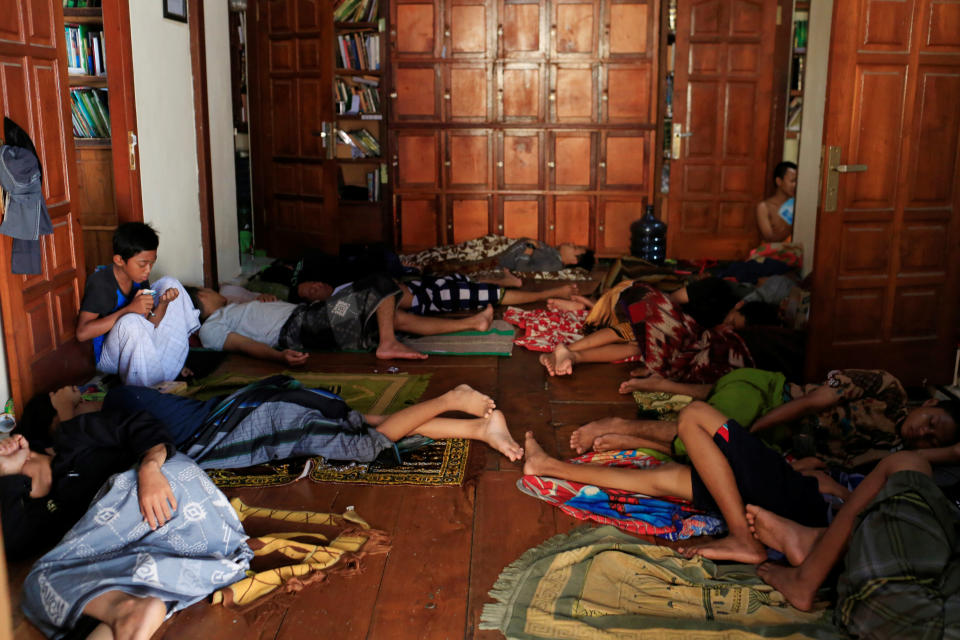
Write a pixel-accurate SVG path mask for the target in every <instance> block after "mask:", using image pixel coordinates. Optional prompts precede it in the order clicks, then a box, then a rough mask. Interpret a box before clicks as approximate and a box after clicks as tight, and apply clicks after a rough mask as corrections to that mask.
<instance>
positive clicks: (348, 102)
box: [334, 76, 380, 119]
mask: <svg viewBox="0 0 960 640" xmlns="http://www.w3.org/2000/svg"><path fill="white" fill-rule="evenodd" d="M334 93H335V96H336V106H337V114H338V115H360V114H363V115H379V113H380V91H379V78H369V77H363V76H352V77H346V76H339V77H337V78H336V79H335V80H334ZM367 119H379V118H367Z"/></svg>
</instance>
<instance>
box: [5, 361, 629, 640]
mask: <svg viewBox="0 0 960 640" xmlns="http://www.w3.org/2000/svg"><path fill="white" fill-rule="evenodd" d="M389 367H396V368H397V369H399V370H400V371H402V372H409V373H433V376H432V378H431V381H430V385H429V387H428V388H427V391H426V393H425V395H424V398H425V399H426V398H430V397H435V396H437V395H439V394H441V393H443V392H444V391H446V390H447V389H449V388H451V387H453V386H455V385H457V384H460V383H467V384H470V385H472V386H473V387H475V388H477V389H479V390H481V391H483V392H485V393H488V394H490V395H491V396H492V397H493V398H494V399H495V400H496V402H497V406H498V407H499V408H500V409H502V410H503V412H504V414H505V415H506V417H507V421H508V424H509V425H510V431H511V433H512V434H513V436H514V437H515V438H516V439H517V440H518V441H519V442H521V443H522V438H523V434H524V432H525V431H527V430H531V431H533V432H534V433H535V434H536V437H537V439H538V440H539V441H540V443H541V444H542V445H543V446H544V447H545V448H546V449H547V450H548V451H549V452H551V453H554V454H558V455H560V456H570V455H571V451H570V448H569V436H570V432H571V431H572V430H573V429H574V428H575V427H576V426H577V425H579V424H582V423H583V422H586V421H589V420H591V419H595V418H599V417H603V416H609V415H617V416H623V417H629V416H632V415H635V414H636V408H635V405H634V404H633V402H632V400H631V399H630V398H629V397H625V396H620V395H618V394H617V390H616V389H617V384H618V383H619V381H621V380H623V379H625V378H626V377H627V374H628V371H629V370H630V366H629V365H626V364H623V365H614V364H610V365H588V366H584V367H583V368H582V369H581V370H578V371H577V372H575V374H574V376H573V377H570V378H549V377H548V376H547V375H546V373H545V371H544V370H543V367H541V366H540V365H539V364H538V362H537V354H535V353H531V352H528V351H525V350H522V349H519V348H514V352H513V356H512V357H510V358H494V357H462V358H457V357H439V356H433V357H431V358H430V359H429V360H426V361H424V362H399V361H392V362H383V361H378V360H376V359H375V358H374V357H373V356H372V355H368V354H330V355H326V354H315V355H314V356H312V357H311V359H310V362H309V364H308V366H307V367H306V369H308V370H313V371H324V372H369V373H372V372H375V371H377V372H385V371H386V370H387V369H388V368H389ZM227 370H229V371H235V372H241V373H250V374H258V375H259V374H264V375H266V374H269V373H274V372H276V371H279V370H280V368H279V367H277V366H273V365H270V364H267V363H263V362H258V361H254V360H250V359H248V358H244V357H241V356H231V357H230V358H228V360H227V361H225V362H224V364H223V365H221V367H220V369H219V370H218V371H227ZM471 446H473V447H480V448H482V450H483V452H484V454H485V455H486V460H485V464H484V465H483V470H482V472H481V473H480V475H479V476H478V477H477V478H475V479H474V480H473V481H471V482H468V483H466V484H465V486H462V487H440V488H425V487H372V486H370V487H368V486H357V485H346V484H319V483H315V482H312V481H310V480H307V479H304V480H300V481H299V482H297V483H295V484H293V485H288V486H285V487H276V488H270V489H235V490H230V491H227V493H228V495H230V496H234V495H236V496H240V497H241V498H242V499H243V500H244V501H246V502H247V503H248V504H254V505H261V506H273V507H277V508H288V509H310V510H315V511H326V510H330V511H337V512H342V511H343V510H344V509H346V507H347V506H350V505H352V506H354V507H355V508H356V510H357V512H358V513H359V514H361V515H362V516H363V517H364V518H365V519H366V520H367V521H368V522H370V524H371V525H372V526H374V527H377V528H379V529H383V530H385V531H387V532H388V533H389V534H390V536H391V537H392V549H391V551H390V553H389V554H387V555H375V556H368V557H366V558H365V559H364V561H363V571H362V572H361V573H359V574H356V575H350V576H344V575H333V576H331V577H330V578H329V579H327V580H326V581H324V582H321V583H319V584H314V585H311V586H308V587H307V588H305V589H304V590H303V591H301V592H300V593H298V594H297V595H296V596H295V597H293V598H290V599H288V600H287V601H285V602H284V603H283V606H282V607H277V608H271V609H270V610H269V612H265V611H261V612H260V613H261V615H259V616H256V615H254V614H255V613H256V612H254V614H248V615H246V616H244V615H239V614H235V613H233V612H231V611H227V610H225V609H224V608H222V607H219V606H212V605H210V604H207V603H205V602H204V603H199V604H196V605H194V606H193V607H190V608H189V609H187V610H185V611H183V612H180V613H179V614H177V615H176V616H174V617H173V618H172V619H170V620H168V621H167V622H166V623H165V624H164V626H163V627H161V629H160V630H159V631H158V632H157V634H156V635H155V638H168V639H171V640H172V639H181V638H203V639H204V640H218V639H219V638H231V639H232V640H241V639H260V638H275V639H282V640H295V639H299V638H305V637H318V638H336V639H337V640H363V639H375V640H380V639H390V640H405V639H408V638H409V639H411V640H414V639H416V640H420V639H423V638H429V639H431V640H434V639H436V640H440V639H444V638H451V639H453V638H477V639H483V640H488V639H493V638H501V637H502V636H501V635H500V633H499V632H492V631H480V630H479V629H478V628H477V627H478V624H479V621H480V614H481V611H482V608H483V605H484V603H487V602H491V601H492V600H491V599H490V598H489V597H488V596H487V592H488V591H489V590H490V588H491V587H492V586H493V583H494V581H495V580H496V578H497V576H498V575H499V573H500V571H501V570H502V569H503V568H504V567H505V566H506V565H508V564H509V563H510V562H512V561H513V560H515V559H516V558H517V557H518V556H520V554H522V553H523V552H524V551H526V550H527V549H529V548H530V547H533V546H535V545H537V544H539V543H541V542H543V541H544V540H546V539H548V538H550V537H551V536H553V535H556V534H557V533H562V532H565V531H567V530H569V529H570V528H571V527H573V526H576V525H577V524H580V523H579V522H578V521H575V520H573V519H572V518H570V517H568V516H566V515H564V514H562V513H561V512H560V511H559V510H557V509H554V508H552V507H549V506H547V505H546V504H545V503H543V502H541V501H539V500H536V499H534V498H531V497H528V496H526V495H524V494H522V493H520V491H519V490H517V488H516V486H515V485H516V481H517V479H518V478H519V477H520V475H521V465H520V464H518V463H512V462H510V461H508V460H507V459H506V458H504V457H503V456H501V455H500V454H499V453H497V452H495V451H493V450H491V449H489V448H488V447H486V445H483V444H473V445H471ZM28 569H29V564H28V563H24V562H21V563H14V564H12V565H11V567H10V580H11V591H12V599H13V605H14V607H16V611H15V613H14V616H15V617H14V623H15V634H16V637H18V638H31V639H32V638H39V637H41V636H40V634H39V633H38V632H37V631H36V630H35V629H34V628H33V627H32V626H31V625H30V624H29V623H28V622H26V621H25V620H24V619H23V616H22V614H20V613H19V589H20V585H21V584H22V581H23V578H24V576H25V575H26V572H27V571H28Z"/></svg>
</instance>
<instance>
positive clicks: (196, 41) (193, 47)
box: [187, 0, 219, 287]
mask: <svg viewBox="0 0 960 640" xmlns="http://www.w3.org/2000/svg"><path fill="white" fill-rule="evenodd" d="M187 13H188V16H187V20H188V21H189V24H190V62H191V66H192V67H193V113H194V120H195V124H196V130H197V182H198V187H199V189H198V190H199V194H198V204H199V207H200V244H201V246H202V249H203V284H204V286H207V287H216V286H217V285H218V284H219V274H218V273H217V236H216V218H215V211H214V202H213V171H212V166H211V164H212V162H211V156H210V103H209V98H208V94H207V41H206V30H205V28H204V8H203V0H194V1H193V2H190V3H188V9H187Z"/></svg>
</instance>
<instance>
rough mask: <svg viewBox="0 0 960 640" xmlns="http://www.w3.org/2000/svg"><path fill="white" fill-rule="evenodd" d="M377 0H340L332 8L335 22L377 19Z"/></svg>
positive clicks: (371, 20)
mask: <svg viewBox="0 0 960 640" xmlns="http://www.w3.org/2000/svg"><path fill="white" fill-rule="evenodd" d="M377 4H378V2H377V0H340V2H338V3H337V6H336V7H334V9H333V19H334V21H335V22H373V21H374V20H376V19H377V9H378V7H377Z"/></svg>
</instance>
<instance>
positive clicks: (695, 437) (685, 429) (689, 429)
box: [677, 402, 789, 564]
mask: <svg viewBox="0 0 960 640" xmlns="http://www.w3.org/2000/svg"><path fill="white" fill-rule="evenodd" d="M726 423H727V417H726V416H725V415H723V414H722V413H720V412H719V411H717V410H716V409H714V408H713V407H711V406H710V405H708V404H706V403H705V402H694V403H693V404H690V405H688V406H687V407H686V408H685V409H684V410H683V411H681V412H680V418H679V422H678V425H677V431H678V433H679V434H680V439H681V440H683V443H684V445H686V448H687V455H688V456H689V457H690V462H691V463H692V464H693V467H694V468H695V469H696V470H697V473H698V474H699V475H700V478H701V479H702V480H703V484H704V485H705V486H706V488H707V490H708V491H709V492H710V495H711V496H712V497H713V500H714V502H716V504H717V507H718V508H719V509H720V513H721V514H722V515H723V519H724V520H725V521H726V523H727V529H728V530H729V534H728V535H727V536H726V537H725V538H721V539H719V540H714V541H711V542H707V543H705V544H702V545H694V546H690V547H686V548H683V549H681V553H683V554H684V555H686V556H687V557H692V556H694V555H702V556H704V557H706V558H710V559H712V560H734V561H737V562H747V563H752V564H756V563H759V562H763V561H764V560H765V559H766V557H767V554H766V551H765V550H764V548H763V545H762V544H760V543H759V542H758V541H757V540H756V539H755V538H754V537H753V534H752V533H751V532H750V527H749V525H748V524H747V519H746V516H745V509H744V505H743V499H742V498H741V497H740V491H739V489H738V488H737V480H736V477H735V476H734V473H733V469H732V468H731V467H730V462H729V461H728V460H727V458H726V456H725V455H724V454H723V452H722V451H721V450H720V447H718V446H717V443H716V442H714V435H715V434H716V433H717V432H718V431H719V430H720V428H721V427H723V426H724V425H726ZM785 499H789V498H788V497H787V498H785Z"/></svg>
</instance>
